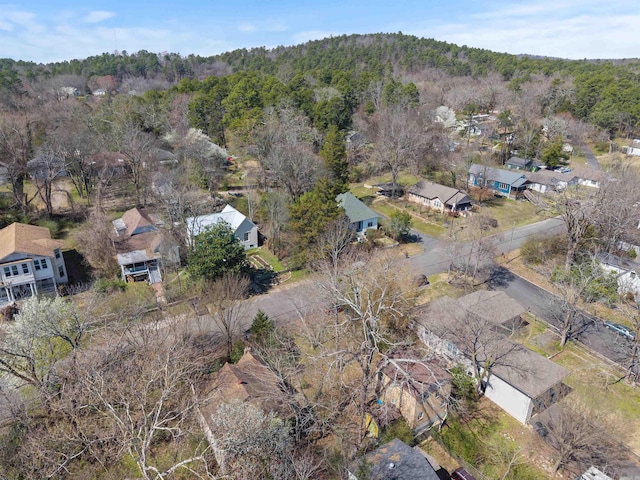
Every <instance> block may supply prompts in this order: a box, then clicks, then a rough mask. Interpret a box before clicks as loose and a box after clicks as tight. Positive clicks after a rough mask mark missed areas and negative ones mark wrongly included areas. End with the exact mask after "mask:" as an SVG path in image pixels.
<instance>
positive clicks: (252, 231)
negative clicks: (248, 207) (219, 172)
mask: <svg viewBox="0 0 640 480" xmlns="http://www.w3.org/2000/svg"><path fill="white" fill-rule="evenodd" d="M221 222H224V223H226V224H227V225H229V227H230V228H231V230H233V233H234V235H235V236H236V238H237V239H238V241H239V242H240V243H241V244H242V246H244V248H245V250H248V249H250V248H255V247H257V246H258V226H257V225H256V224H255V223H253V222H252V221H251V220H249V219H248V218H247V217H246V216H245V215H243V214H242V213H240V212H239V211H238V210H236V209H235V208H233V207H232V206H231V205H227V206H226V207H224V208H223V209H222V211H221V212H220V213H212V214H209V215H201V216H199V217H189V218H187V220H186V224H187V235H188V238H189V239H190V240H189V241H192V240H193V238H194V237H195V236H196V235H199V234H200V233H202V232H204V231H205V229H206V228H207V227H209V226H210V225H216V224H218V223H221Z"/></svg>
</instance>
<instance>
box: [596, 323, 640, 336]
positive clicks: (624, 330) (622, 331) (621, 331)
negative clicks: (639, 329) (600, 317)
mask: <svg viewBox="0 0 640 480" xmlns="http://www.w3.org/2000/svg"><path fill="white" fill-rule="evenodd" d="M604 326H605V328H608V329H609V330H612V331H614V332H615V333H617V334H618V335H622V336H623V337H625V338H628V339H629V340H635V339H636V334H635V333H634V332H632V331H631V329H630V328H629V327H625V326H624V325H620V324H619V323H613V322H609V321H606V322H604Z"/></svg>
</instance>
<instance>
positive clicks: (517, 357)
mask: <svg viewBox="0 0 640 480" xmlns="http://www.w3.org/2000/svg"><path fill="white" fill-rule="evenodd" d="M505 341H509V340H506V339H505ZM570 373H571V372H569V370H567V369H566V368H564V367H561V366H560V365H558V364H557V363H554V362H552V361H551V360H549V359H548V358H546V357H543V356H542V355H540V354H539V353H536V352H534V351H533V350H529V349H528V348H527V347H525V346H523V345H517V346H516V347H515V348H514V349H513V350H511V351H510V352H509V353H508V354H507V355H506V357H505V359H504V361H503V362H501V363H500V364H498V365H494V366H493V367H492V368H491V375H495V376H496V377H499V378H501V379H502V380H504V381H505V382H507V383H508V384H509V385H511V386H512V387H514V388H516V389H518V390H520V391H521V392H522V393H524V394H525V395H527V396H528V397H530V398H536V397H537V396H538V395H541V394H542V393H544V392H546V391H547V390H549V389H550V388H551V387H553V386H554V385H557V384H558V383H560V382H561V381H562V379H564V378H565V377H567V376H569V374H570ZM489 382H491V377H489Z"/></svg>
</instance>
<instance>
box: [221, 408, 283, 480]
mask: <svg viewBox="0 0 640 480" xmlns="http://www.w3.org/2000/svg"><path fill="white" fill-rule="evenodd" d="M209 422H210V426H211V430H212V431H213V432H214V436H215V439H216V447H217V448H216V458H217V460H218V464H219V466H220V473H221V474H222V475H228V474H229V473H230V472H233V477H235V478H256V479H258V478H282V479H288V478H293V475H292V473H293V471H292V470H293V464H292V462H291V451H292V443H291V439H290V437H289V431H288V430H289V429H288V427H287V426H286V424H285V423H284V422H283V421H282V420H281V419H279V418H278V417H277V416H276V415H275V414H274V413H271V412H270V413H265V412H263V411H262V410H260V409H259V408H258V407H256V406H253V405H252V404H251V403H242V402H240V401H232V402H229V403H222V404H221V405H220V406H219V407H218V409H217V411H216V412H215V413H213V414H212V415H211V417H210V419H209Z"/></svg>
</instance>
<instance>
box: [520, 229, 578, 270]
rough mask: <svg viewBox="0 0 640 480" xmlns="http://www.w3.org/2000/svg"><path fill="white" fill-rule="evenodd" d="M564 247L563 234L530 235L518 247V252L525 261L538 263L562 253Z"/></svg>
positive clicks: (532, 263)
mask: <svg viewBox="0 0 640 480" xmlns="http://www.w3.org/2000/svg"><path fill="white" fill-rule="evenodd" d="M566 248H567V246H566V242H565V238H564V236H563V235H556V236H553V237H530V238H528V239H527V240H525V242H524V243H523V244H522V247H520V254H521V255H522V259H523V260H524V262H525V263H527V264H529V265H539V264H541V263H543V262H545V261H546V260H548V259H551V258H554V257H559V256H561V255H564V254H565V253H566Z"/></svg>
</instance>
